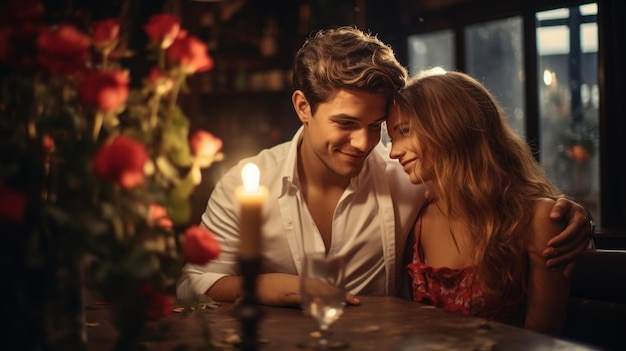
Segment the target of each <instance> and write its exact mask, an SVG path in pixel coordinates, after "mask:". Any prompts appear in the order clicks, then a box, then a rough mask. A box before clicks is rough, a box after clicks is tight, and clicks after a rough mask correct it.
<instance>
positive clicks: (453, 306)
mask: <svg viewBox="0 0 626 351" xmlns="http://www.w3.org/2000/svg"><path fill="white" fill-rule="evenodd" d="M421 229H422V218H421V215H420V216H419V217H418V220H417V223H416V224H415V245H414V247H413V262H411V263H410V264H409V265H408V271H409V275H410V276H411V278H412V288H413V289H412V290H413V300H414V301H417V302H421V303H424V304H428V305H432V306H435V307H439V308H443V309H446V310H448V311H452V312H459V313H462V314H464V315H470V316H475V317H481V318H486V319H489V320H495V321H498V322H503V323H508V324H513V325H517V326H523V322H524V312H525V310H526V306H525V301H524V300H518V301H510V300H507V299H506V298H505V297H504V296H498V295H495V294H488V293H487V292H485V291H484V289H483V287H484V284H485V283H484V281H483V280H482V279H481V278H480V277H479V276H478V275H477V274H476V273H475V272H474V268H473V267H465V268H460V269H452V268H447V267H432V266H430V265H428V264H426V263H424V262H423V260H422V257H421V255H420V250H419V243H420V234H421Z"/></svg>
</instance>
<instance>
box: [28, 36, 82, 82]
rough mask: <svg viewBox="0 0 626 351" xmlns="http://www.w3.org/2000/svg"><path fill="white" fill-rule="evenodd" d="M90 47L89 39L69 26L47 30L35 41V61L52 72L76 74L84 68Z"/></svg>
mask: <svg viewBox="0 0 626 351" xmlns="http://www.w3.org/2000/svg"><path fill="white" fill-rule="evenodd" d="M90 46H91V40H90V39H89V37H88V36H87V35H85V34H83V33H81V32H80V31H78V30H77V29H76V28H75V27H73V26H71V25H61V26H59V27H58V28H57V29H50V28H48V29H46V30H45V31H44V32H43V33H42V34H41V35H40V36H39V38H38V40H37V48H38V50H39V53H38V55H37V61H38V62H39V63H40V64H41V65H42V66H44V67H47V68H48V69H50V70H52V71H54V72H58V73H62V74H72V73H76V72H78V71H80V70H83V69H84V68H85V63H86V62H87V61H88V60H89V48H90Z"/></svg>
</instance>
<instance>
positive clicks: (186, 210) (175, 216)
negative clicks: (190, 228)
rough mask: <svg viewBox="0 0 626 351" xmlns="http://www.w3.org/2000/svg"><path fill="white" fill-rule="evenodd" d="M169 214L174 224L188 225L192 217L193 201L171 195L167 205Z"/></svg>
mask: <svg viewBox="0 0 626 351" xmlns="http://www.w3.org/2000/svg"><path fill="white" fill-rule="evenodd" d="M167 214H168V215H169V216H170V219H171V220H172V222H174V225H175V226H176V225H186V224H187V223H189V219H190V218H191V203H190V202H189V200H188V199H187V198H179V197H175V196H170V199H169V201H168V205H167Z"/></svg>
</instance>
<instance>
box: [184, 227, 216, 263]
mask: <svg viewBox="0 0 626 351" xmlns="http://www.w3.org/2000/svg"><path fill="white" fill-rule="evenodd" d="M183 253H184V255H185V259H186V260H187V262H189V263H192V264H198V265H204V264H207V263H209V261H211V260H212V259H214V258H216V257H217V256H218V255H219V254H220V245H219V243H218V242H217V240H215V237H214V236H213V233H212V232H211V231H210V230H209V229H207V228H206V227H201V226H198V225H192V226H190V227H189V228H187V230H186V231H185V245H184V252H183Z"/></svg>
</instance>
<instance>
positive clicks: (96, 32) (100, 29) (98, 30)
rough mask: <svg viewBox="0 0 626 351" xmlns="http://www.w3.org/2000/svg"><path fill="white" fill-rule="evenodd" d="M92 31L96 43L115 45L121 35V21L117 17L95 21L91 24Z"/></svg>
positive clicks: (98, 44) (97, 44)
mask: <svg viewBox="0 0 626 351" xmlns="http://www.w3.org/2000/svg"><path fill="white" fill-rule="evenodd" d="M91 31H92V38H93V43H94V45H96V46H98V47H112V46H115V44H116V43H117V39H118V38H119V35H120V21H119V20H118V19H117V18H109V19H105V20H101V21H95V22H93V23H92V24H91Z"/></svg>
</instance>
